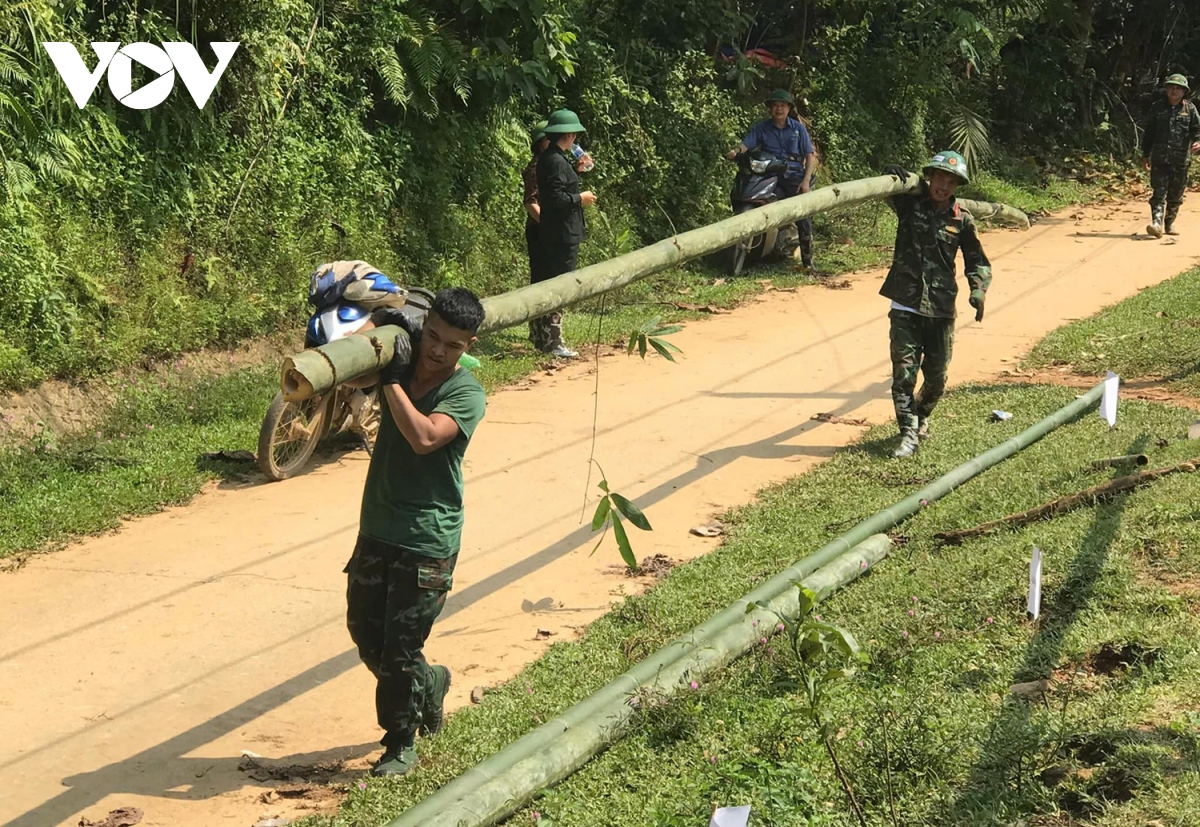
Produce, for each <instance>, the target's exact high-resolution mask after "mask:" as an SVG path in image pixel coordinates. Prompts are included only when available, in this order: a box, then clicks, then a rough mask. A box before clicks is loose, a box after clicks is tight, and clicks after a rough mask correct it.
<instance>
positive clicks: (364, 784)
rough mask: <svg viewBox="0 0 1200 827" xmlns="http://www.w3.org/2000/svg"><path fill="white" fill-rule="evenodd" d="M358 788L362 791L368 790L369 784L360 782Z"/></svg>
mask: <svg viewBox="0 0 1200 827" xmlns="http://www.w3.org/2000/svg"><path fill="white" fill-rule="evenodd" d="M358 788H359V789H360V790H365V789H366V788H367V782H366V781H359V782H358Z"/></svg>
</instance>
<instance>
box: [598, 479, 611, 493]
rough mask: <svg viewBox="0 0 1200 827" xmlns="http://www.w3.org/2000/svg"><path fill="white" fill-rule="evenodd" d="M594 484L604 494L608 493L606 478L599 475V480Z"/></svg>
mask: <svg viewBox="0 0 1200 827" xmlns="http://www.w3.org/2000/svg"><path fill="white" fill-rule="evenodd" d="M596 485H598V486H600V490H601V491H603V492H604V493H605V494H607V493H608V480H606V479H604V478H603V477H601V478H600V482H598V483H596Z"/></svg>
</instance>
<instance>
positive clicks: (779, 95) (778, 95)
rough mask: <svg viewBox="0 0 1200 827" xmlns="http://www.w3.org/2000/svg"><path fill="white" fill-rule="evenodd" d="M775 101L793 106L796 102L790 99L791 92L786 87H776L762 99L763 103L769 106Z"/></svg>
mask: <svg viewBox="0 0 1200 827" xmlns="http://www.w3.org/2000/svg"><path fill="white" fill-rule="evenodd" d="M775 101H783V102H784V103H786V104H787V105H788V106H795V104H796V102H795V101H794V100H792V94H791V93H790V92H788V90H786V89H776V90H775V91H774V92H772V93H771V96H770V97H769V98H767V99H766V100H765V101H763V103H765V104H766V105H767V106H770V105H771V104H772V103H774V102H775Z"/></svg>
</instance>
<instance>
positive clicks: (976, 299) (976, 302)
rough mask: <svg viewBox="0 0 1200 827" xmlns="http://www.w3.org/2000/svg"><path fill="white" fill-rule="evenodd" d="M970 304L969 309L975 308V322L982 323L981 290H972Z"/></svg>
mask: <svg viewBox="0 0 1200 827" xmlns="http://www.w3.org/2000/svg"><path fill="white" fill-rule="evenodd" d="M970 302H971V307H974V308H975V321H977V322H982V321H983V291H982V290H972V291H971V298H970Z"/></svg>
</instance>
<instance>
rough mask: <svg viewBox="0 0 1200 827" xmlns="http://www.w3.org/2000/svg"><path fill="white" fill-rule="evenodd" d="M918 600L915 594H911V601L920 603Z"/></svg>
mask: <svg viewBox="0 0 1200 827" xmlns="http://www.w3.org/2000/svg"><path fill="white" fill-rule="evenodd" d="M920 602H921V601H919V600H917V596H916V595H915V594H914V595H913V603H920Z"/></svg>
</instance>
